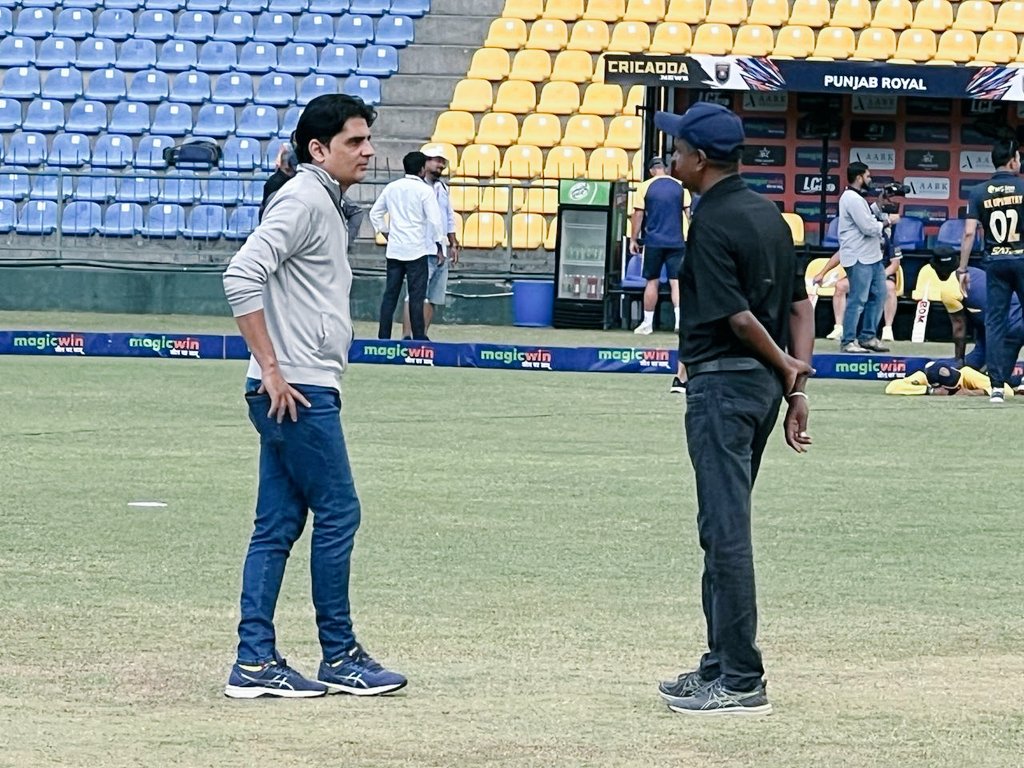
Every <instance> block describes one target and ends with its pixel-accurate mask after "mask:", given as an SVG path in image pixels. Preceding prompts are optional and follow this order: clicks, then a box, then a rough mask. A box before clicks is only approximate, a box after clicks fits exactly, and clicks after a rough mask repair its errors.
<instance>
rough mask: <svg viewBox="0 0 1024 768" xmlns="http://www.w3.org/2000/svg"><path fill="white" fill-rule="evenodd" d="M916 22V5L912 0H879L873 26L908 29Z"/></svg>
mask: <svg viewBox="0 0 1024 768" xmlns="http://www.w3.org/2000/svg"><path fill="white" fill-rule="evenodd" d="M913 23H914V7H913V6H912V5H911V4H910V0H878V4H877V5H876V6H875V18H874V20H873V21H872V22H871V26H873V27H885V28H887V29H896V30H899V29H906V28H907V27H909V26H910V25H911V24H913Z"/></svg>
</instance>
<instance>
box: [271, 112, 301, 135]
mask: <svg viewBox="0 0 1024 768" xmlns="http://www.w3.org/2000/svg"><path fill="white" fill-rule="evenodd" d="M301 114H302V107H288V110H287V111H286V112H285V113H284V118H283V119H282V120H281V130H280V131H278V133H277V135H278V136H280V137H281V138H282V139H288V138H291V135H292V134H293V133H295V128H296V127H297V126H298V125H299V115H301Z"/></svg>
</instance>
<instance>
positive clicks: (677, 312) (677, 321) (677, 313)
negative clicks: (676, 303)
mask: <svg viewBox="0 0 1024 768" xmlns="http://www.w3.org/2000/svg"><path fill="white" fill-rule="evenodd" d="M675 312H676V327H677V328H678V327H679V307H676V308H675Z"/></svg>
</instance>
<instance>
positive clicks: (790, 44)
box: [772, 25, 814, 59]
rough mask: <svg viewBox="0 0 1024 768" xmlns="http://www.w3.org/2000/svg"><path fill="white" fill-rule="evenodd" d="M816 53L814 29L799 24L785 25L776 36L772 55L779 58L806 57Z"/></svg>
mask: <svg viewBox="0 0 1024 768" xmlns="http://www.w3.org/2000/svg"><path fill="white" fill-rule="evenodd" d="M812 53H814V30H812V29H811V28H810V27H807V26H803V25H798V26H788V27H783V28H782V29H780V30H779V34H778V35H776V36H775V50H774V51H772V56H774V57H775V58H777V59H805V58H807V57H808V56H810V55H811V54H812Z"/></svg>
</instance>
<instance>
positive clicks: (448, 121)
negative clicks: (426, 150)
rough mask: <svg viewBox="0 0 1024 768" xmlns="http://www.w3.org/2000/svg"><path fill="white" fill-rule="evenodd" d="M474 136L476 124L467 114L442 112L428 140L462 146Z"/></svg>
mask: <svg viewBox="0 0 1024 768" xmlns="http://www.w3.org/2000/svg"><path fill="white" fill-rule="evenodd" d="M475 134H476V122H475V121H474V120H473V116H472V115H471V114H469V112H442V113H441V114H440V115H438V118H437V125H436V126H435V127H434V132H433V133H432V134H431V136H430V140H431V141H440V142H444V143H446V144H456V145H462V144H468V143H469V142H471V141H472V140H473V136H474V135H475Z"/></svg>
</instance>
